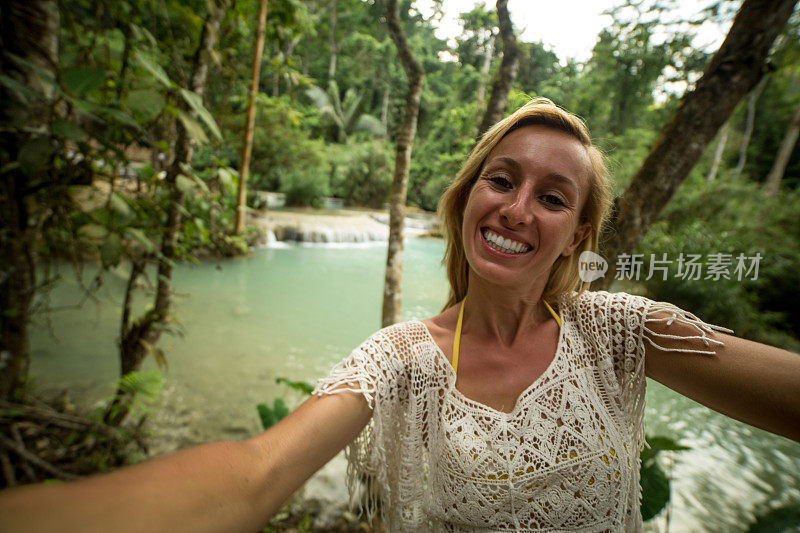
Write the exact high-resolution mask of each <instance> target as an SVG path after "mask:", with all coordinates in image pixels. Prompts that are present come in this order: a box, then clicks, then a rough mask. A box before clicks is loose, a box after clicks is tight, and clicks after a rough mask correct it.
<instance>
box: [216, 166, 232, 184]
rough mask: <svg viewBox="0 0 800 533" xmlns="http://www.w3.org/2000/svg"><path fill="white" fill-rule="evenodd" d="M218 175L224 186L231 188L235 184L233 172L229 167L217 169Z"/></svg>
mask: <svg viewBox="0 0 800 533" xmlns="http://www.w3.org/2000/svg"><path fill="white" fill-rule="evenodd" d="M217 176H218V177H219V182H220V184H221V185H222V186H223V187H224V188H226V189H227V188H229V187H231V186H232V185H233V174H232V173H231V171H230V170H229V169H227V168H224V167H220V168H218V169H217Z"/></svg>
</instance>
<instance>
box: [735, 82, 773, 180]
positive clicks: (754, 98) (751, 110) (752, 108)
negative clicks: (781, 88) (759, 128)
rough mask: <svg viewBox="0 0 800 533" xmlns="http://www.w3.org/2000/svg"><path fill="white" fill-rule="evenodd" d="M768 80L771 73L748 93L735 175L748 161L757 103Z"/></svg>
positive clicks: (739, 172)
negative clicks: (748, 149)
mask: <svg viewBox="0 0 800 533" xmlns="http://www.w3.org/2000/svg"><path fill="white" fill-rule="evenodd" d="M767 80H769V74H764V77H763V78H761V81H759V82H758V85H756V88H755V89H753V90H752V91H750V94H748V95H747V117H746V118H745V123H744V132H743V133H742V144H741V145H740V146H739V161H738V162H737V163H736V169H735V170H734V171H733V174H734V176H738V175H739V174H741V173H742V170H744V164H745V163H746V162H747V147H748V146H750V138H751V137H752V136H753V126H754V125H755V122H756V103H757V102H758V98H759V96H761V93H762V92H763V91H764V87H766V85H767Z"/></svg>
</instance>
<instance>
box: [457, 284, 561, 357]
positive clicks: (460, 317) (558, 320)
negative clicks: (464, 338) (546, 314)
mask: <svg viewBox="0 0 800 533" xmlns="http://www.w3.org/2000/svg"><path fill="white" fill-rule="evenodd" d="M466 301H467V299H466V298H464V299H463V300H461V308H460V309H459V310H458V321H456V333H455V335H453V370H454V371H455V372H458V348H459V345H460V344H461V325H462V324H463V322H464V302H466ZM542 303H543V304H544V306H545V307H546V308H547V310H548V311H550V314H551V315H553V318H554V319H555V321H556V324H558V327H559V328H560V327H561V318H560V317H559V316H558V313H556V312H555V311H553V308H552V307H550V304H549V303H547V300H542Z"/></svg>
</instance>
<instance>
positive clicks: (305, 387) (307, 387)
mask: <svg viewBox="0 0 800 533" xmlns="http://www.w3.org/2000/svg"><path fill="white" fill-rule="evenodd" d="M275 383H283V384H284V385H287V386H289V387H291V388H293V389H294V390H298V391H300V392H303V393H305V394H311V393H312V392H314V386H313V385H311V384H310V383H307V382H305V381H292V380H291V379H287V378H283V377H280V378H275Z"/></svg>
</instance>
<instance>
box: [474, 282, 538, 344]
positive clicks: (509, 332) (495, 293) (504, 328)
mask: <svg viewBox="0 0 800 533" xmlns="http://www.w3.org/2000/svg"><path fill="white" fill-rule="evenodd" d="M476 277H477V276H471V277H470V284H469V288H468V289H467V297H466V303H465V307H464V326H463V327H464V331H467V332H470V333H476V334H479V335H488V336H490V337H494V338H495V339H496V340H497V342H500V343H502V344H503V345H506V346H510V345H512V344H513V343H514V340H515V339H516V338H517V336H518V335H519V333H520V332H521V331H531V329H532V328H534V327H536V326H538V325H540V324H542V323H544V322H546V321H548V320H550V318H551V316H550V312H549V311H548V310H547V307H546V306H545V305H544V303H542V294H543V293H544V286H541V287H534V288H533V289H532V290H527V291H521V290H519V288H509V287H500V286H497V285H492V284H489V283H486V282H485V281H483V280H480V279H477V280H476V279H475V278H476ZM545 281H546V280H545Z"/></svg>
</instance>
